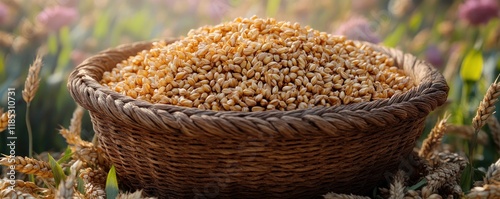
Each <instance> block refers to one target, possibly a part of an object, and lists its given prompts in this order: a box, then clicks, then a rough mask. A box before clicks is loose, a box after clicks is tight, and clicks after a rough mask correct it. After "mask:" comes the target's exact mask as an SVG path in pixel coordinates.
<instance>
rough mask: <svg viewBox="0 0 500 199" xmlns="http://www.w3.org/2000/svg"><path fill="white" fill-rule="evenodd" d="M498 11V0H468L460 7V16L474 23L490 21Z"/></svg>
mask: <svg viewBox="0 0 500 199" xmlns="http://www.w3.org/2000/svg"><path fill="white" fill-rule="evenodd" d="M498 13H499V8H498V3H497V2H496V0H466V1H465V3H463V4H461V5H460V7H459V8H458V16H459V17H460V18H461V19H462V20H465V21H467V22H469V23H470V24H472V25H480V24H485V23H488V21H490V19H492V18H494V17H497V16H498Z"/></svg>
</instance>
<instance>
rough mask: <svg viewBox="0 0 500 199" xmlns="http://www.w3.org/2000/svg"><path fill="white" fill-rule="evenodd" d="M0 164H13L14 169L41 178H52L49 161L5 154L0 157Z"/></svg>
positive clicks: (8, 165)
mask: <svg viewBox="0 0 500 199" xmlns="http://www.w3.org/2000/svg"><path fill="white" fill-rule="evenodd" d="M0 165H4V166H7V167H10V166H14V167H15V170H16V171H19V172H21V173H26V174H34V175H36V176H40V177H42V178H52V177H53V175H52V169H51V168H50V165H49V163H47V162H44V161H40V160H37V159H33V158H28V157H21V156H15V157H13V156H6V157H4V158H2V159H0Z"/></svg>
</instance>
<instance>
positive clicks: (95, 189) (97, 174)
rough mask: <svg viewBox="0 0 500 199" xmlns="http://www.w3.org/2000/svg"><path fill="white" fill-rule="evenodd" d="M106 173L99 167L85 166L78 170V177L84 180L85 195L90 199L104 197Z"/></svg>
mask: <svg viewBox="0 0 500 199" xmlns="http://www.w3.org/2000/svg"><path fill="white" fill-rule="evenodd" d="M106 177H107V173H106V172H105V171H104V170H102V169H101V168H97V169H92V168H86V169H82V170H81V171H80V178H82V179H83V181H84V182H85V195H87V196H88V197H89V198H90V199H98V198H99V199H100V198H106V192H105V191H104V187H105V186H106Z"/></svg>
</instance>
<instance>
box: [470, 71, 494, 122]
mask: <svg viewBox="0 0 500 199" xmlns="http://www.w3.org/2000/svg"><path fill="white" fill-rule="evenodd" d="M497 81H498V78H497V80H495V82H493V83H492V84H491V85H490V87H489V88H488V90H487V91H486V94H485V95H484V98H483V101H481V103H480V104H479V107H478V109H477V112H476V116H474V118H473V119H472V126H473V127H474V129H476V131H478V130H479V129H481V127H483V126H484V124H485V123H486V120H488V117H490V116H491V114H493V112H494V111H495V103H496V102H497V101H498V97H499V96H500V84H499V83H498V82H497Z"/></svg>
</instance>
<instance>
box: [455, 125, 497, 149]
mask: <svg viewBox="0 0 500 199" xmlns="http://www.w3.org/2000/svg"><path fill="white" fill-rule="evenodd" d="M475 133H476V132H475V129H474V127H472V126H467V125H456V124H449V125H448V126H446V134H449V135H457V136H458V137H460V138H462V139H465V140H471V139H472V138H473V137H474V134H475ZM488 141H489V137H488V134H487V133H486V132H484V131H482V130H479V133H478V134H477V143H478V144H481V145H486V144H488Z"/></svg>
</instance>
